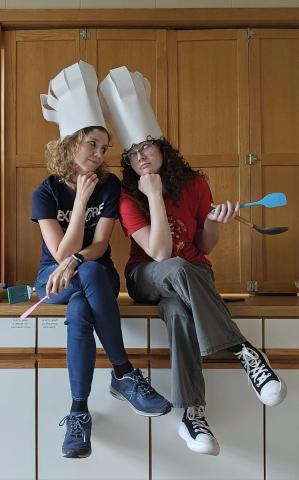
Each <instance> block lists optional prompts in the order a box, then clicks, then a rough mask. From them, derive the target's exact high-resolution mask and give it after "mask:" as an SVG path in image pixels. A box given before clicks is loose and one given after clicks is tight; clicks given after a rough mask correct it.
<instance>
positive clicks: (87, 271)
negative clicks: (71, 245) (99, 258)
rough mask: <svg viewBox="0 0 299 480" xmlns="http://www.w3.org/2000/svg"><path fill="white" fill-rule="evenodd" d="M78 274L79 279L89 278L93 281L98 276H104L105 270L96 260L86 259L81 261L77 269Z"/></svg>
mask: <svg viewBox="0 0 299 480" xmlns="http://www.w3.org/2000/svg"><path fill="white" fill-rule="evenodd" d="M78 275H79V277H80V279H85V278H87V279H89V280H92V281H94V280H95V279H97V278H99V277H100V276H105V275H106V271H105V268H104V267H103V265H101V264H100V263H98V262H93V261H88V262H84V263H82V265H80V268H79V269H78Z"/></svg>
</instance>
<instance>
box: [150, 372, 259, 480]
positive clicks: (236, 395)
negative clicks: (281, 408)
mask: <svg viewBox="0 0 299 480" xmlns="http://www.w3.org/2000/svg"><path fill="white" fill-rule="evenodd" d="M151 375H152V383H153V385H155V387H156V388H157V389H158V390H159V391H161V392H163V393H164V394H165V395H166V396H168V397H169V392H170V385H169V378H170V372H169V370H167V369H159V370H158V369H154V370H152V372H151ZM204 375H205V379H206V401H207V407H206V412H207V419H208V422H209V424H210V426H211V429H212V431H213V433H214V435H215V436H216V437H217V440H218V442H219V444H220V449H221V451H220V454H219V456H218V457H212V456H209V455H201V454H199V453H195V452H192V451H191V450H189V449H188V448H187V446H186V444H185V442H184V441H183V440H182V439H181V438H180V437H179V436H178V434H177V430H178V427H179V423H180V421H181V418H182V414H183V410H182V409H173V410H172V412H171V413H170V414H168V415H165V416H164V417H161V418H156V419H152V480H168V479H169V480H182V479H183V478H184V479H186V480H187V479H188V480H198V478H200V479H202V480H219V479H220V478H221V480H241V479H242V480H263V479H264V471H263V470H264V469H263V406H262V404H261V403H260V402H259V401H258V399H257V397H256V395H255V394H254V392H253V391H250V387H249V386H248V385H247V379H246V374H245V373H244V372H243V371H241V370H224V369H223V370H216V369H215V370H213V369H211V370H204Z"/></svg>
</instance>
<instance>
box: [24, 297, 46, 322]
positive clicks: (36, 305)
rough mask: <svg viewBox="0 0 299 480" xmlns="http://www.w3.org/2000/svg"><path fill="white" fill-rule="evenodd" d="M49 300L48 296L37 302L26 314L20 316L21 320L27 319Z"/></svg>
mask: <svg viewBox="0 0 299 480" xmlns="http://www.w3.org/2000/svg"><path fill="white" fill-rule="evenodd" d="M47 298H49V297H48V296H47V295H46V296H45V297H43V298H42V299H41V300H39V301H38V302H36V303H35V304H34V305H32V306H31V307H30V308H28V309H27V310H26V312H24V313H22V315H21V316H20V319H21V320H24V319H25V318H27V317H28V316H29V315H30V313H31V312H33V310H35V308H36V307H38V306H39V305H40V304H41V303H42V302H44V301H45V300H46V299H47Z"/></svg>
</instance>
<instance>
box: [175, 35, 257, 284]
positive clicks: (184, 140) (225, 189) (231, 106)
mask: <svg viewBox="0 0 299 480" xmlns="http://www.w3.org/2000/svg"><path fill="white" fill-rule="evenodd" d="M247 48H248V41H247V39H246V38H245V36H244V34H243V31H241V30H229V29H228V30H205V31H203V30H194V31H177V32H170V33H169V34H168V42H167V53H168V133H169V138H170V141H171V142H173V143H174V145H176V146H178V148H179V150H180V151H181V153H182V154H183V155H184V158H185V159H186V160H187V161H188V162H189V164H190V165H191V166H192V167H194V168H202V169H203V170H204V172H205V173H206V174H207V175H208V177H209V180H210V186H211V189H212V192H213V196H214V201H215V202H223V201H226V200H227V199H230V200H232V201H236V200H238V199H241V201H245V200H246V198H248V195H249V185H250V182H249V174H250V171H249V168H248V167H247V166H245V162H244V155H245V153H247V150H248V126H249V123H248V121H249V119H248V83H247V82H248V78H247V77H248V64H247V59H248V57H247ZM244 216H245V217H246V216H247V212H244ZM249 251H250V235H248V230H247V228H246V227H245V228H243V226H242V227H240V225H239V224H238V223H237V222H232V223H230V224H228V225H222V228H221V242H220V243H219V245H218V246H217V249H215V251H214V252H213V254H212V255H211V259H212V262H213V265H214V270H215V273H216V282H217V286H218V288H219V289H220V290H221V291H225V292H236V291H241V290H245V286H246V281H247V280H249V279H250V255H249V254H248V252H249ZM231 259H233V261H231Z"/></svg>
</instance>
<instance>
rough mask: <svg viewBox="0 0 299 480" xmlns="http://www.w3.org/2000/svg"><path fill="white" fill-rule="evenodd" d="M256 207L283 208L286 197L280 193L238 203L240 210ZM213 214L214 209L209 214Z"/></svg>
mask: <svg viewBox="0 0 299 480" xmlns="http://www.w3.org/2000/svg"><path fill="white" fill-rule="evenodd" d="M257 205H262V206H263V207H267V208H274V207H284V206H285V205H287V197H286V195H285V194H284V193H281V192H273V193H268V194H267V195H265V196H264V197H263V198H261V199H260V200H257V201H256V202H246V203H240V208H246V207H255V206H257ZM214 212H215V208H213V210H212V212H211V213H214Z"/></svg>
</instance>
